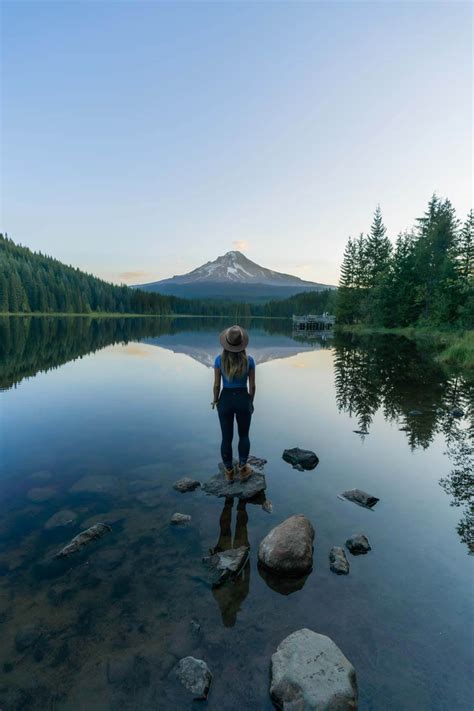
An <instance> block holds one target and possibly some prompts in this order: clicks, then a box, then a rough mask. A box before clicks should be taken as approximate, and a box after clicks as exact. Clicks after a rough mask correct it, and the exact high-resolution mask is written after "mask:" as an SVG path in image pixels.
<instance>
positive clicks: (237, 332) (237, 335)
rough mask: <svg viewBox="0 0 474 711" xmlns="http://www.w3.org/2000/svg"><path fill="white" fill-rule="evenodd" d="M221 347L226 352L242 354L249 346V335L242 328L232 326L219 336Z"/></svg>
mask: <svg viewBox="0 0 474 711" xmlns="http://www.w3.org/2000/svg"><path fill="white" fill-rule="evenodd" d="M219 340H220V342H221V346H222V348H223V349H224V350H226V351H231V352H232V353H240V351H244V350H245V349H246V348H247V346H248V344H249V334H248V333H247V331H246V330H245V328H242V326H238V325H237V324H236V325H235V326H230V328H225V329H224V330H223V331H222V333H221V335H220V336H219Z"/></svg>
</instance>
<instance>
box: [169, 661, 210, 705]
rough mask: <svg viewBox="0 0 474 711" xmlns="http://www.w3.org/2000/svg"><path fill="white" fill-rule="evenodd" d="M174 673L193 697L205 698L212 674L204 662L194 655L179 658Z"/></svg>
mask: <svg viewBox="0 0 474 711" xmlns="http://www.w3.org/2000/svg"><path fill="white" fill-rule="evenodd" d="M175 673H176V676H177V677H178V679H179V680H180V682H181V683H182V685H183V686H184V687H185V688H186V689H188V691H190V692H191V693H192V695H193V698H195V699H207V696H208V694H209V689H210V687H211V682H212V674H211V672H210V670H209V667H208V666H207V664H206V662H204V661H203V660H202V659H196V658H195V657H184V659H180V661H179V662H178V665H177V667H176V668H175Z"/></svg>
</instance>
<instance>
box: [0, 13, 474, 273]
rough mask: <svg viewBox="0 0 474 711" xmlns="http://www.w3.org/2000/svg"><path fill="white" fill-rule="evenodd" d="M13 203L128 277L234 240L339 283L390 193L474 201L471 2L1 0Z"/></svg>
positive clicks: (283, 266)
mask: <svg viewBox="0 0 474 711" xmlns="http://www.w3.org/2000/svg"><path fill="white" fill-rule="evenodd" d="M1 12H2V58H1V65H2V130H1V138H2V163H1V169H2V193H1V195H2V206H1V207H2V210H1V223H0V228H1V230H2V231H4V232H5V231H6V232H8V234H9V236H10V237H11V238H12V239H14V240H15V241H16V242H19V243H21V244H24V245H26V246H28V247H30V248H31V249H34V250H37V251H38V250H41V251H42V252H43V253H46V254H50V255H52V256H54V257H56V258H58V259H60V260H62V261H63V262H65V263H67V264H72V265H73V266H77V267H79V268H81V269H84V270H85V271H87V272H91V273H93V274H96V275H97V276H100V277H102V278H105V279H107V280H109V281H114V282H117V283H120V282H124V283H129V284H135V283H145V282H150V281H155V280H158V279H164V278H167V277H171V276H173V275H174V274H183V273H185V272H188V271H191V270H192V269H194V268H196V267H198V266H200V265H201V264H203V263H204V262H207V261H211V260H214V259H215V258H216V257H217V256H219V255H221V254H224V253H225V252H227V251H229V250H232V249H238V250H240V251H242V252H244V254H245V255H246V256H247V257H248V258H249V259H252V260H253V261H255V262H257V263H259V264H261V265H262V266H264V267H268V268H270V269H274V270H276V271H281V272H287V273H291V274H295V275H296V276H299V277H301V278H303V279H307V280H313V281H318V282H323V283H329V284H336V283H337V281H338V278H339V266H340V262H341V259H342V254H343V251H344V247H345V244H346V241H347V238H348V236H349V235H351V236H354V237H355V236H357V235H358V234H359V233H360V232H366V231H367V230H368V229H369V227H370V223H371V221H372V215H373V211H374V209H375V207H376V205H377V204H379V203H380V205H381V208H382V214H383V218H384V222H385V224H386V225H387V228H388V232H389V236H390V238H391V239H392V240H395V239H396V236H397V234H398V233H399V232H400V231H403V230H405V229H407V228H410V227H411V226H412V225H413V224H414V222H415V219H416V218H417V217H419V216H420V215H421V214H422V213H423V211H424V210H425V208H426V205H427V202H428V200H429V198H430V196H431V195H432V193H433V192H436V193H437V194H438V195H439V196H441V197H447V198H449V199H450V200H451V201H452V203H453V205H454V207H455V208H456V210H457V214H458V217H459V218H461V219H465V216H466V214H467V212H468V210H469V209H470V208H471V206H472V188H473V184H472V143H473V142H472V81H473V70H472V12H473V10H472V5H471V3H469V2H456V3H444V2H430V1H428V2H387V3H386V2H379V3H375V2H364V1H360V2H337V3H333V2H315V3H292V2H266V3H243V2H242V3H205V2H199V3H196V2H179V3H159V2H150V3H145V2H140V3H136V2H131V1H125V2H120V3H112V2H110V3H108V2H103V3H83V2H70V3H67V2H63V3H59V2H48V1H45V0H37V1H35V2H30V1H29V0H26V1H24V2H20V3H19V2H16V1H15V2H13V1H12V0H6V1H4V2H3V3H2V7H1Z"/></svg>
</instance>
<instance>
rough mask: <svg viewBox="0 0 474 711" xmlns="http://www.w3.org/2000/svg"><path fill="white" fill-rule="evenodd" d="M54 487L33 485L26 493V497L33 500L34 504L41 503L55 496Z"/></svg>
mask: <svg viewBox="0 0 474 711" xmlns="http://www.w3.org/2000/svg"><path fill="white" fill-rule="evenodd" d="M56 493H57V492H56V489H53V487H52V486H38V487H33V489H30V490H29V491H28V493H27V497H28V498H29V500H30V501H34V502H35V503H36V504H38V503H42V502H43V501H49V500H50V499H52V498H54V497H55V496H56Z"/></svg>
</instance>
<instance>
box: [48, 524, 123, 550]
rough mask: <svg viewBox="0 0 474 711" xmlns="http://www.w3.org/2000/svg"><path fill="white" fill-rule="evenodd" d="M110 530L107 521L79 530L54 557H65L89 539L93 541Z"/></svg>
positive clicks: (88, 541)
mask: <svg viewBox="0 0 474 711" xmlns="http://www.w3.org/2000/svg"><path fill="white" fill-rule="evenodd" d="M111 530H112V527H111V526H109V525H108V524H107V523H96V524H95V525H94V526H91V527H90V528H87V529H86V530H85V531H81V532H80V533H78V534H77V536H74V538H73V539H72V540H71V541H70V542H69V543H68V544H67V545H66V546H64V548H61V550H60V551H59V553H56V555H55V558H67V557H68V556H70V555H72V554H73V553H77V552H78V551H79V550H80V549H81V548H82V547H83V546H85V545H87V544H88V543H90V542H91V541H95V540H97V539H98V538H102V536H105V534H106V533H109V531H111Z"/></svg>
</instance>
